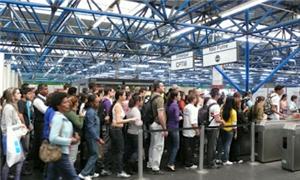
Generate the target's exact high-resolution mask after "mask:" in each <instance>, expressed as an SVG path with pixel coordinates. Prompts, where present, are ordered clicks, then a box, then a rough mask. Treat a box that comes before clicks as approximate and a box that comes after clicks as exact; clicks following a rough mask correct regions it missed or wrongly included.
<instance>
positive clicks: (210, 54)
mask: <svg viewBox="0 0 300 180" xmlns="http://www.w3.org/2000/svg"><path fill="white" fill-rule="evenodd" d="M237 60H238V48H237V42H235V41H234V42H230V43H226V44H221V45H218V46H213V47H209V48H205V49H203V66H204V67H207V66H214V65H218V64H226V63H233V62H236V61H237Z"/></svg>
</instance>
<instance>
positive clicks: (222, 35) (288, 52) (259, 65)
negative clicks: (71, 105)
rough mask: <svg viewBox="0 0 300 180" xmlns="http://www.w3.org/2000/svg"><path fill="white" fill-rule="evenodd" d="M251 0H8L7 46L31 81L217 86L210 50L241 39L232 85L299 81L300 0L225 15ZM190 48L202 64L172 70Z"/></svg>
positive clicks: (230, 73) (2, 43)
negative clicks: (205, 61)
mask: <svg viewBox="0 0 300 180" xmlns="http://www.w3.org/2000/svg"><path fill="white" fill-rule="evenodd" d="M104 2H106V3H104ZM124 2H125V3H124ZM247 2H248V1H246V0H239V1H214V0H208V1H196V0H176V1H168V0H137V1H129V0H123V1H119V0H110V1H96V0H86V1H80V0H69V1H63V0H55V1H51V0H47V1H36V0H28V1H25V0H22V1H18V0H0V33H1V34H0V36H1V37H0V48H1V50H2V51H3V52H5V54H6V56H5V57H6V59H7V60H8V62H10V63H12V66H13V68H14V69H16V70H18V71H19V72H20V74H22V78H23V79H24V80H25V81H55V82H60V81H63V82H65V81H74V80H76V79H82V78H87V77H105V78H124V79H128V78H129V79H130V78H135V79H161V80H163V81H165V82H166V83H170V84H173V83H177V84H184V85H196V86H198V85H199V86H210V84H211V68H203V67H202V49H203V48H206V47H210V46H214V45H219V44H222V43H226V42H231V41H238V42H239V48H240V51H239V61H238V62H236V63H233V64H227V65H224V66H223V68H219V67H218V66H216V69H217V70H218V72H220V73H221V74H222V76H223V77H224V80H225V82H228V83H229V85H230V86H232V87H234V88H236V89H237V90H238V91H240V92H245V91H252V92H256V91H257V90H258V89H259V88H260V87H262V86H263V85H264V84H265V83H268V82H270V81H272V82H273V83H284V84H285V85H287V86H296V85H298V84H299V82H300V81H299V78H298V75H299V70H300V61H299V40H300V15H299V14H300V2H298V1H283V0H269V1H266V2H264V3H262V4H258V5H256V6H254V7H251V8H249V9H246V10H245V11H240V12H237V13H235V14H232V15H229V16H226V17H222V13H223V12H225V11H228V10H230V9H233V8H235V7H236V6H237V5H240V4H243V3H247ZM131 6H133V7H131ZM126 9H127V11H126ZM128 9H129V10H128ZM47 12H48V13H47ZM181 31H182V32H181ZM179 32H181V33H179ZM188 51H193V52H194V54H195V63H194V64H195V66H194V68H193V69H189V70H179V71H169V70H168V69H169V62H170V57H171V56H172V55H174V54H178V53H182V52H188ZM139 65H142V66H140V67H139ZM225 84H227V83H225Z"/></svg>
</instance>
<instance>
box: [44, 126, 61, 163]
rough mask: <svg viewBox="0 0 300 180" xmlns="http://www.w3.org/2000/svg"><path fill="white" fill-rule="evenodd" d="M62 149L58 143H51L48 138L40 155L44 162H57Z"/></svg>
mask: <svg viewBox="0 0 300 180" xmlns="http://www.w3.org/2000/svg"><path fill="white" fill-rule="evenodd" d="M62 129H63V125H62V128H61V129H60V133H59V135H61V131H62ZM61 156H62V151H61V148H60V147H59V146H57V145H54V144H51V143H49V141H48V140H44V141H43V142H42V145H41V147H40V150H39V157H40V159H41V160H42V161H43V162H44V163H50V162H56V161H58V160H60V159H61Z"/></svg>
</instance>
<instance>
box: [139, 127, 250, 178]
mask: <svg viewBox="0 0 300 180" xmlns="http://www.w3.org/2000/svg"><path fill="white" fill-rule="evenodd" d="M249 125H251V155H250V161H251V162H254V161H255V122H251V123H246V124H239V125H234V126H213V127H212V126H211V127H205V126H204V125H201V126H199V127H197V128H193V127H191V128H177V129H166V130H163V129H159V130H143V129H140V130H139V131H138V179H139V180H142V179H144V174H143V134H144V132H147V133H151V132H163V131H183V130H194V129H200V138H199V140H200V143H199V163H198V170H199V171H200V172H201V171H203V170H204V148H205V147H204V145H205V129H214V128H229V127H236V128H238V127H245V126H249Z"/></svg>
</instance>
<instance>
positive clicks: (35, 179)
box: [22, 162, 300, 180]
mask: <svg viewBox="0 0 300 180" xmlns="http://www.w3.org/2000/svg"><path fill="white" fill-rule="evenodd" d="M144 177H145V179H156V180H182V179H186V180H298V179H300V171H298V172H289V171H286V170H282V169H281V163H280V162H274V163H267V164H257V165H250V164H249V163H244V164H235V165H233V166H223V167H222V168H220V169H215V170H208V171H207V173H206V174H200V173H198V172H197V171H192V170H184V169H178V170H177V171H176V172H174V173H172V172H165V174H164V175H151V174H150V173H147V172H145V176H144ZM97 179H99V180H100V179H119V178H116V177H114V176H110V177H101V178H96V179H95V180H97ZM130 179H137V176H132V178H130ZM22 180H42V177H41V175H40V174H34V175H32V176H28V177H23V178H22Z"/></svg>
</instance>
